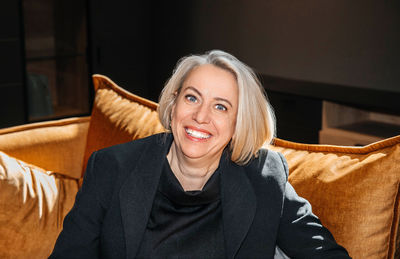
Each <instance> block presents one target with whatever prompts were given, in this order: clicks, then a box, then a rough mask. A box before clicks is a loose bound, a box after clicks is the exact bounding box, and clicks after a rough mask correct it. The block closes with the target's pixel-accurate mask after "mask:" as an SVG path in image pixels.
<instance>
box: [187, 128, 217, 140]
mask: <svg viewBox="0 0 400 259" xmlns="http://www.w3.org/2000/svg"><path fill="white" fill-rule="evenodd" d="M185 131H186V133H187V134H188V135H189V136H191V137H194V138H199V139H208V138H210V137H211V135H210V134H207V133H204V132H200V131H197V130H193V129H188V128H185Z"/></svg>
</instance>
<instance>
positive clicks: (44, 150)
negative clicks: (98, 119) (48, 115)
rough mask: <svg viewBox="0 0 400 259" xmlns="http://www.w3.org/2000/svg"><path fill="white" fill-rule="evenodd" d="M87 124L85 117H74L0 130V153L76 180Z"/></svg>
mask: <svg viewBox="0 0 400 259" xmlns="http://www.w3.org/2000/svg"><path fill="white" fill-rule="evenodd" d="M89 121H90V118H89V117H80V118H78V117H76V118H68V119H60V120H52V121H45V122H36V123H30V124H25V125H20V126H15V127H10V128H5V129H0V150H1V151H3V152H5V153H7V154H8V155H10V156H13V157H15V158H18V159H20V160H23V161H25V162H27V163H30V164H32V165H36V166H39V167H41V168H44V169H46V170H49V171H55V172H57V173H60V174H63V175H66V176H69V177H73V178H76V179H80V178H81V174H82V164H83V154H84V152H85V147H86V136H87V131H88V128H89ZM71 150H73V152H71Z"/></svg>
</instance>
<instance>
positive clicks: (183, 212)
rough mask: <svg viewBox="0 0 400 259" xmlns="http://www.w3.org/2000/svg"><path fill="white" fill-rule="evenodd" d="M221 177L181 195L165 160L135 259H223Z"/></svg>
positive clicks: (178, 185)
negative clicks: (136, 258)
mask: <svg viewBox="0 0 400 259" xmlns="http://www.w3.org/2000/svg"><path fill="white" fill-rule="evenodd" d="M224 254H225V250H224V235H223V229H222V209H221V195H220V173H219V171H218V169H217V171H215V172H214V174H213V175H212V176H211V177H210V179H209V180H208V181H207V183H206V185H205V186H204V187H203V189H202V190H201V191H186V192H185V191H184V190H183V188H182V186H181V185H180V183H179V181H178V179H177V178H176V177H175V175H174V173H173V172H172V170H171V168H170V166H169V163H168V160H167V159H165V161H164V166H163V171H162V173H161V178H160V183H159V186H158V190H157V193H156V196H155V198H154V201H153V207H152V210H151V215H150V217H149V220H148V222H147V228H146V230H145V233H144V236H143V240H142V243H141V245H140V248H139V251H138V254H137V257H138V258H224V257H225V255H224Z"/></svg>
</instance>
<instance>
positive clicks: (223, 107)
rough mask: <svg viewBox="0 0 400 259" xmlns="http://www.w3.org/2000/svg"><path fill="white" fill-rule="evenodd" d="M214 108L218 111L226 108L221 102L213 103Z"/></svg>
mask: <svg viewBox="0 0 400 259" xmlns="http://www.w3.org/2000/svg"><path fill="white" fill-rule="evenodd" d="M215 108H216V109H217V110H220V111H226V110H227V108H226V107H225V106H224V105H222V104H217V105H215Z"/></svg>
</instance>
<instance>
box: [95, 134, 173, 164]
mask: <svg viewBox="0 0 400 259" xmlns="http://www.w3.org/2000/svg"><path fill="white" fill-rule="evenodd" d="M166 142H168V135H167V134H165V133H161V134H155V135H151V136H149V137H145V138H142V139H138V140H134V141H130V142H127V143H123V144H118V145H114V146H110V147H107V148H104V149H101V150H98V151H96V152H95V156H96V162H97V163H100V164H113V165H115V166H123V167H126V166H128V165H132V164H134V163H132V162H134V161H137V160H139V159H140V158H141V157H142V156H143V155H146V154H154V152H157V151H159V150H161V149H163V148H164V146H165V144H166Z"/></svg>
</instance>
